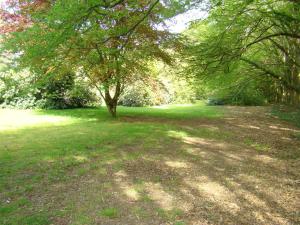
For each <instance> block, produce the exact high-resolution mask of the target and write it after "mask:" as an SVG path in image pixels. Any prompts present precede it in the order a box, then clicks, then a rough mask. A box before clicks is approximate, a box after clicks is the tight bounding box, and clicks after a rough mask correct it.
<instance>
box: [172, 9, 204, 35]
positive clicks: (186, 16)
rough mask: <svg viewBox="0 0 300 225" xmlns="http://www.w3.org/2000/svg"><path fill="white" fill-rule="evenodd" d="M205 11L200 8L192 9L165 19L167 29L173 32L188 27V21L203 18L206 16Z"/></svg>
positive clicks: (178, 31) (179, 31)
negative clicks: (170, 18)
mask: <svg viewBox="0 0 300 225" xmlns="http://www.w3.org/2000/svg"><path fill="white" fill-rule="evenodd" d="M207 15H208V14H207V12H206V11H202V10H200V9H193V10H190V11H188V12H186V13H183V14H180V15H178V16H176V17H174V18H173V19H172V20H169V21H167V23H166V24H167V26H168V29H169V30H170V31H171V32H173V33H181V32H182V31H184V30H185V29H186V28H188V26H189V23H190V22H191V21H194V20H198V19H203V18H206V17H207Z"/></svg>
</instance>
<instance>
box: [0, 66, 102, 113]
mask: <svg viewBox="0 0 300 225" xmlns="http://www.w3.org/2000/svg"><path fill="white" fill-rule="evenodd" d="M11 73H12V74H13V75H12V74H8V73H3V74H2V75H1V79H0V105H1V107H2V108H18V109H30V108H48V109H50V108H51V109H63V108H77V107H85V106H89V105H91V104H94V103H95V102H97V103H98V104H99V103H100V100H97V98H96V96H95V94H94V92H92V91H90V87H89V85H88V83H87V82H85V81H83V80H78V79H77V80H75V76H74V74H71V73H69V74H65V75H64V76H60V77H57V76H55V75H52V76H49V77H47V79H44V80H35V78H33V77H32V76H29V75H28V74H27V73H25V72H23V73H15V72H11Z"/></svg>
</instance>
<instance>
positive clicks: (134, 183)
mask: <svg viewBox="0 0 300 225" xmlns="http://www.w3.org/2000/svg"><path fill="white" fill-rule="evenodd" d="M297 135H299V129H297V128H295V127H294V126H293V125H291V124H289V123H287V122H283V121H281V120H279V119H277V118H273V117H271V116H270V115H269V109H267V108H262V107H250V108H242V107H239V108H238V107H208V106H204V105H202V104H197V105H185V106H182V105H181V106H169V107H157V108H125V107H120V108H119V117H118V119H116V120H113V119H111V118H110V117H109V116H108V114H107V113H106V109H105V108H101V109H76V110H62V111H55V110H53V111H14V110H1V111H0V224H18V225H19V224H26V225H33V224H38V225H43V224H62V225H63V224H105V225H109V224H112V225H116V224H120V225H121V224H122V225H124V224H128V225H132V224H177V225H180V224H181V225H183V224H297V223H299V222H300V221H299V211H300V209H299V204H298V202H299V195H297V194H298V193H297V187H298V185H299V179H300V178H299V155H300V154H299V151H300V149H299V146H300V141H299V139H298V138H297Z"/></svg>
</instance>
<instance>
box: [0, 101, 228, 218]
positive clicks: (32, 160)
mask: <svg viewBox="0 0 300 225" xmlns="http://www.w3.org/2000/svg"><path fill="white" fill-rule="evenodd" d="M118 113H119V114H118V118H117V119H113V118H111V117H110V115H109V114H108V113H107V110H106V108H105V107H101V108H88V109H70V110H8V109H7V110H4V109H3V110H0V162H1V163H0V193H1V195H0V198H1V202H0V224H22V222H23V221H27V222H26V224H48V223H49V217H51V216H57V215H58V214H60V213H61V212H56V211H55V210H52V211H51V210H50V211H49V212H47V209H46V208H45V207H43V206H31V207H30V205H31V200H29V199H28V197H27V196H28V195H31V194H32V193H36V192H42V193H44V192H47V191H50V190H49V189H48V186H49V185H50V184H52V183H57V182H70V181H71V180H72V179H77V178H78V177H80V176H85V175H86V174H88V173H90V172H91V171H97V172H99V173H101V174H105V173H106V171H105V170H103V166H104V165H105V164H107V165H108V164H109V165H111V167H112V169H113V170H114V171H118V170H120V169H121V168H122V165H123V161H124V160H134V159H135V158H137V157H139V156H141V155H143V154H145V152H147V151H148V150H152V149H153V146H157V147H159V146H162V144H171V143H172V142H174V140H172V137H171V136H172V135H170V136H169V133H168V132H169V131H171V130H172V131H174V134H176V132H177V128H176V126H175V125H168V124H165V123H157V122H155V121H153V122H149V121H148V122H145V123H144V118H145V117H153V118H165V119H182V118H187V119H197V118H217V117H220V116H221V115H222V113H221V112H220V111H218V110H217V109H216V108H213V107H207V106H204V105H203V104H201V103H200V104H196V105H185V106H183V105H173V106H161V107H147V108H128V107H119V108H118ZM127 117H134V118H136V119H137V121H138V122H139V123H135V122H133V123H132V122H126V118H127ZM178 132H180V131H178ZM182 132H184V131H182ZM175 136H176V135H175ZM124 193H125V194H127V195H128V190H127V192H124ZM129 194H131V195H132V193H131V192H130V193H129ZM53 195H54V196H56V193H53ZM39 211H43V213H40V212H39ZM109 213H110V212H108V214H109ZM104 214H106V213H104ZM104 214H103V215H104ZM29 215H30V216H29ZM83 215H84V214H80V215H76V216H75V215H74V216H75V217H74V218H76V220H77V221H85V220H86V219H85V218H86V217H84V216H83ZM108 217H110V216H108ZM80 223H81V222H79V224H80Z"/></svg>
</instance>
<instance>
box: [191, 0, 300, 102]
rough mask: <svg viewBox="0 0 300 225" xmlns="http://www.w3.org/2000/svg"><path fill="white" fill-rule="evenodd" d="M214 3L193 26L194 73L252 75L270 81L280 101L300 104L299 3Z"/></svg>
mask: <svg viewBox="0 0 300 225" xmlns="http://www.w3.org/2000/svg"><path fill="white" fill-rule="evenodd" d="M212 2H213V5H212V9H211V11H210V15H209V17H208V18H207V19H206V20H204V21H201V22H199V23H196V24H194V27H193V28H192V29H191V30H192V31H191V32H194V41H193V42H192V45H191V47H190V48H189V53H190V54H191V55H192V56H191V57H190V65H191V68H190V72H193V73H195V74H198V75H200V76H210V75H211V74H216V75H217V74H226V73H231V72H235V73H240V74H239V75H240V76H244V77H246V79H248V80H249V79H251V78H255V79H257V80H264V81H265V80H268V84H269V87H268V89H269V90H270V91H272V93H270V95H273V94H274V95H276V96H277V97H276V101H278V102H289V103H292V104H298V103H299V101H300V76H299V73H300V58H299V55H300V4H299V3H298V2H297V1H292V0H290V1H284V0H267V1H258V0H253V1H234V0H225V1H212ZM201 31H203V32H201ZM244 80H245V79H244Z"/></svg>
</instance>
